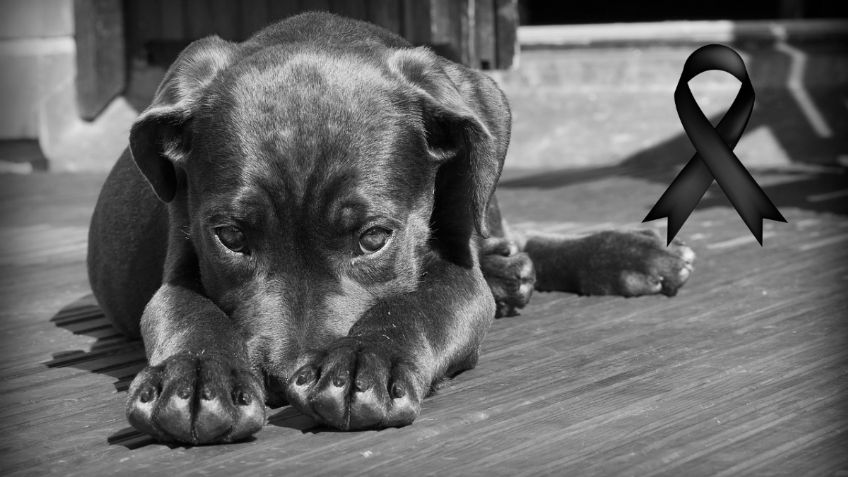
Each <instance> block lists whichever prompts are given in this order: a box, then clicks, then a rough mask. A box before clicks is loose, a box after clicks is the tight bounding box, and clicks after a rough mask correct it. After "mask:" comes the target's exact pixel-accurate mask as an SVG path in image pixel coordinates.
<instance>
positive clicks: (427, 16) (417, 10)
mask: <svg viewBox="0 0 848 477" xmlns="http://www.w3.org/2000/svg"><path fill="white" fill-rule="evenodd" d="M431 1H432V0H403V4H402V5H403V8H402V10H403V25H402V27H403V28H402V29H401V31H402V34H403V37H404V38H406V39H407V40H408V41H409V42H410V43H412V44H413V45H426V44H431V43H432V37H433V31H432V27H431V24H432V15H431V9H430V3H431Z"/></svg>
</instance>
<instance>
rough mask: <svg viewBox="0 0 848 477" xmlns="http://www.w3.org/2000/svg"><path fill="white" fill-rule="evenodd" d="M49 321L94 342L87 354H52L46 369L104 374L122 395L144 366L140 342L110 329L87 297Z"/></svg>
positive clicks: (70, 305)
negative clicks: (67, 368)
mask: <svg viewBox="0 0 848 477" xmlns="http://www.w3.org/2000/svg"><path fill="white" fill-rule="evenodd" d="M50 321H51V322H53V323H55V324H56V326H58V327H60V328H64V329H66V330H68V331H70V332H71V333H73V334H75V335H85V336H90V337H92V338H95V339H96V341H95V342H94V343H93V344H92V345H91V347H90V349H88V350H78V349H77V350H68V351H58V352H56V353H54V354H53V359H52V360H50V361H47V362H45V363H44V365H45V366H47V367H48V368H64V367H73V368H76V369H83V370H86V371H91V372H92V373H98V374H104V375H106V376H110V377H112V378H115V380H116V381H115V382H114V383H113V384H114V386H115V390H117V391H120V392H123V391H126V390H127V388H128V387H129V383H130V382H131V381H132V379H133V377H134V376H135V375H136V373H138V372H139V371H141V369H142V368H143V367H144V366H145V365H146V364H147V358H145V355H144V345H143V344H142V343H141V341H140V340H131V339H127V338H126V337H124V336H123V335H122V334H120V333H119V332H118V331H117V330H116V329H115V328H114V327H112V324H111V323H110V322H109V320H108V319H107V318H106V316H104V315H103V312H102V311H100V308H99V307H98V306H97V304H96V302H95V301H94V297H93V296H92V295H90V294H89V295H86V296H85V297H83V298H80V299H79V300H77V301H75V302H73V303H71V304H69V305H67V306H65V307H64V308H62V309H61V310H60V311H59V312H58V313H57V314H56V315H55V316H54V317H53V318H51V319H50Z"/></svg>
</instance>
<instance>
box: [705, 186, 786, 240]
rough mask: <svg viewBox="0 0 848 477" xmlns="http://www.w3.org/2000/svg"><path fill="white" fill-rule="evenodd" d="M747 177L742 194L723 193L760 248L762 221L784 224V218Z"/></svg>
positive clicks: (758, 187)
mask: <svg viewBox="0 0 848 477" xmlns="http://www.w3.org/2000/svg"><path fill="white" fill-rule="evenodd" d="M746 172H747V171H746ZM748 177H749V178H750V183H749V184H746V185H745V186H744V187H747V189H743V191H744V192H742V191H739V190H738V189H737V191H734V193H732V194H727V192H725V195H727V196H728V199H730V202H731V203H732V204H733V206H734V207H735V208H736V211H737V212H738V213H739V216H740V217H741V218H742V221H743V222H744V223H745V225H746V226H747V227H748V230H750V231H751V233H752V234H753V235H754V238H756V239H757V242H758V243H759V244H760V246H762V245H763V220H764V219H770V220H774V221H776V222H786V218H785V217H783V215H782V214H781V213H780V211H779V210H777V207H776V206H775V205H774V203H773V202H772V201H771V199H769V198H768V196H767V195H766V193H765V192H764V191H763V190H762V189H761V188H760V186H759V185H758V184H757V183H756V182H755V181H754V179H753V177H751V176H750V174H748ZM719 185H721V181H719ZM722 188H723V187H722Z"/></svg>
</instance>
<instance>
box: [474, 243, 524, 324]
mask: <svg viewBox="0 0 848 477" xmlns="http://www.w3.org/2000/svg"><path fill="white" fill-rule="evenodd" d="M480 269H481V270H482V271H483V277H484V278H485V279H486V283H488V284H489V288H490V289H491V290H492V295H494V297H495V303H496V304H497V311H496V314H495V316H497V317H501V316H512V315H515V314H517V310H518V309H520V308H524V305H526V304H527V302H528V301H530V296H531V295H532V294H533V285H534V284H535V283H536V271H535V269H534V268H533V261H532V260H530V257H529V256H528V255H527V254H526V253H523V252H519V251H518V246H517V245H516V244H515V242H512V241H509V240H507V239H503V238H489V239H486V240H484V241H483V243H482V245H481V248H480Z"/></svg>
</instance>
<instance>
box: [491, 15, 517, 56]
mask: <svg viewBox="0 0 848 477" xmlns="http://www.w3.org/2000/svg"><path fill="white" fill-rule="evenodd" d="M495 17H496V24H495V25H496V29H495V32H496V34H497V64H496V65H495V67H496V68H497V69H501V70H506V69H509V68H511V67H512V65H513V62H514V61H515V57H516V56H517V55H518V40H517V35H518V1H517V0H495Z"/></svg>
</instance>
